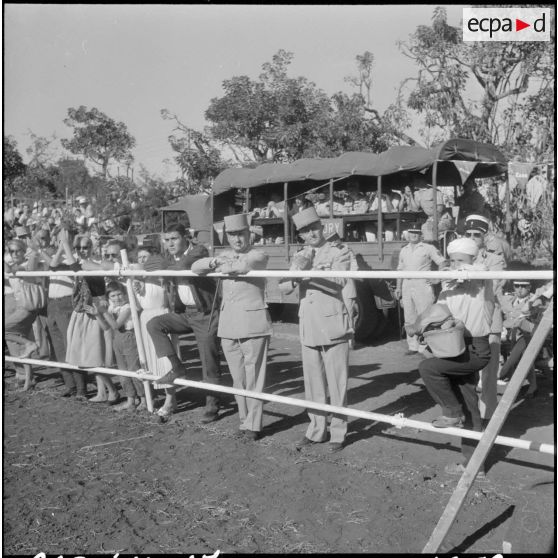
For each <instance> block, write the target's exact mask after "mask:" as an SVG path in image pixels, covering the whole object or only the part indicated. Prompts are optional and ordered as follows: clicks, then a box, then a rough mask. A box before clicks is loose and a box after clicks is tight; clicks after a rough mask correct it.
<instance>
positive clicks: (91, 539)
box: [3, 324, 555, 555]
mask: <svg viewBox="0 0 558 558" xmlns="http://www.w3.org/2000/svg"><path fill="white" fill-rule="evenodd" d="M275 331H276V335H275V337H274V338H273V341H272V349H271V351H270V361H269V368H268V386H267V391H268V392H269V393H276V394H280V395H284V396H290V397H299V398H301V397H303V393H304V390H303V382H302V370H301V366H300V348H299V344H298V341H297V339H296V326H295V325H294V324H277V325H276V328H275ZM192 341H193V340H192V339H187V343H186V346H185V347H184V349H185V355H184V356H185V358H186V359H187V360H188V361H189V363H190V377H191V378H192V379H199V378H200V370H199V363H198V361H197V360H196V352H195V348H194V345H193V342H192ZM404 350H405V346H404V342H403V341H399V340H398V339H394V338H393V336H391V337H389V336H388V337H386V338H385V339H384V340H383V341H382V342H381V343H378V344H377V345H376V346H371V345H368V346H363V347H359V348H357V349H355V350H354V351H352V352H351V377H350V382H349V404H350V405H351V406H353V407H356V408H359V409H365V410H371V411H377V412H379V413H383V414H389V415H394V414H396V413H403V414H404V416H406V417H411V418H414V419H417V420H425V421H429V420H432V419H433V418H434V417H436V416H437V415H438V414H439V409H438V408H437V407H435V405H434V404H433V402H432V400H431V398H430V397H429V395H428V394H427V393H426V391H425V389H424V387H423V385H422V382H421V381H420V379H419V374H418V371H417V366H418V363H419V362H420V358H419V357H414V356H411V357H406V356H403V352H404ZM9 367H10V365H9V364H8V368H9ZM4 375H5V382H4V399H3V400H4V406H3V409H4V417H3V418H4V455H3V480H4V485H3V486H4V491H3V511H4V514H3V551H4V553H6V554H32V555H34V554H35V553H37V552H39V551H44V552H46V553H49V554H71V553H73V554H76V553H79V554H82V555H83V554H85V555H87V554H92V553H110V554H114V553H116V552H119V553H148V554H151V555H152V554H157V553H181V554H186V553H206V554H210V553H213V552H214V551H215V550H220V551H221V552H226V553H255V552H257V553H309V552H328V553H329V552H337V553H341V552H367V553H387V552H409V553H410V552H412V553H419V552H420V551H421V550H422V548H423V547H424V545H425V544H426V542H427V540H428V538H429V536H430V534H431V533H432V530H433V529H434V527H435V525H436V523H437V522H438V520H439V518H440V515H441V513H442V511H443V510H444V508H445V505H446V503H447V501H448V499H449V497H450V495H451V494H452V492H453V490H454V488H455V486H456V484H457V482H458V480H459V477H454V476H450V475H447V474H446V473H444V466H445V465H447V464H448V463H452V462H457V461H459V459H460V451H459V446H458V441H457V440H455V439H452V438H450V437H448V436H444V434H443V433H440V434H438V433H428V432H419V431H416V430H411V429H397V428H395V427H393V426H391V425H389V424H384V423H370V422H369V421H366V420H363V419H351V420H350V423H349V435H348V438H347V446H346V448H345V449H344V450H343V451H342V452H339V453H336V454H329V453H328V452H327V444H323V445H319V446H313V447H311V448H310V449H304V450H302V451H298V450H296V449H295V446H294V443H295V442H296V441H297V440H298V439H299V438H300V437H302V436H303V434H304V432H305V428H306V424H307V415H306V413H305V412H304V411H303V410H302V409H301V408H298V407H290V406H285V405H279V404H272V403H268V404H266V406H265V416H264V425H265V430H264V436H263V437H262V439H260V440H259V441H257V442H250V441H245V440H241V439H238V438H236V437H235V433H236V431H237V428H238V417H237V414H236V407H235V405H234V401H233V400H232V399H229V400H228V401H227V403H226V406H225V408H224V411H223V413H222V417H221V419H220V420H219V421H217V422H214V423H212V424H209V425H202V424H201V423H200V421H199V419H200V417H201V414H202V412H203V407H202V404H203V400H202V397H201V394H200V392H199V391H198V392H196V391H195V390H192V389H186V388H184V389H182V390H181V391H180V393H179V412H178V413H177V414H175V415H174V416H173V417H172V419H171V420H170V422H168V423H167V424H161V423H159V422H158V420H157V419H156V418H155V417H154V416H152V415H148V414H139V413H137V414H123V413H117V412H115V411H113V410H111V409H110V408H109V407H107V406H104V405H102V404H94V403H86V402H79V401H76V400H73V399H72V400H66V399H62V398H60V396H59V394H60V391H61V389H62V388H61V386H60V385H59V379H58V377H57V375H56V374H55V373H53V372H52V371H49V370H46V369H43V370H39V371H38V373H37V377H38V380H39V381H38V384H37V386H36V388H35V390H34V391H33V392H30V393H20V392H17V391H15V389H14V385H13V376H12V374H11V372H10V371H9V370H8V371H5V374H4ZM227 380H228V383H229V385H230V384H231V383H232V382H231V381H230V376H228V374H227ZM93 387H94V386H93V384H90V389H91V394H92V393H93ZM554 389H555V388H554V381H553V373H552V372H551V371H546V372H545V373H543V374H541V375H539V395H538V397H537V398H535V399H531V400H527V399H524V398H520V399H519V400H518V401H517V402H516V404H515V406H514V409H513V410H512V413H511V415H510V417H509V418H508V421H507V423H506V425H505V426H504V429H503V431H502V433H503V434H505V435H509V436H513V437H521V438H524V439H530V440H537V441H540V442H549V443H554V439H555V434H554V414H555V411H554V410H555V400H554ZM157 393H159V392H157ZM158 403H159V404H161V401H158ZM489 461H490V463H489V470H488V473H487V477H486V479H484V480H476V481H475V483H474V486H473V489H472V490H471V492H470V493H469V495H468V497H467V499H466V502H465V505H464V507H463V509H462V511H461V512H460V514H459V516H458V519H457V521H456V522H455V524H454V525H453V527H452V529H451V531H450V533H449V536H448V537H447V540H446V542H445V544H444V546H443V547H442V548H441V549H440V551H441V552H450V551H451V552H471V553H483V554H489V553H493V554H495V553H498V552H501V550H502V540H503V539H504V538H505V536H506V532H507V530H508V528H509V526H510V524H511V523H512V521H513V515H512V514H513V511H514V509H515V508H514V506H515V505H516V503H517V499H518V494H519V492H518V491H519V490H520V489H521V488H523V487H526V486H528V485H529V484H531V483H533V482H535V481H537V480H540V479H544V478H548V477H549V476H550V477H553V475H554V456H551V455H543V454H540V453H534V452H528V451H525V450H519V449H513V450H512V449H509V448H500V449H498V450H495V451H493V452H492V455H491V456H490V457H489ZM551 486H552V485H551ZM552 490H553V487H552ZM544 511H545V512H546V515H547V517H548V518H553V517H554V513H555V512H554V506H553V496H552V497H550V498H549V499H548V505H547V509H545V510H544ZM552 523H554V521H552ZM540 534H541V533H540V531H539V533H538V534H537V533H536V532H534V533H533V534H532V536H533V537H537V536H540Z"/></svg>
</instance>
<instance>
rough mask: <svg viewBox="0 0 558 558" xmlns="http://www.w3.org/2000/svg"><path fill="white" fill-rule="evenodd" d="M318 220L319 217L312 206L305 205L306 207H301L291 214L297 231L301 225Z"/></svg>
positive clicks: (305, 225) (304, 225)
mask: <svg viewBox="0 0 558 558" xmlns="http://www.w3.org/2000/svg"><path fill="white" fill-rule="evenodd" d="M319 221H320V217H319V216H318V214H317V213H316V209H315V208H314V207H307V208H306V209H303V210H302V211H299V212H298V213H296V214H295V215H293V222H294V224H295V227H296V229H297V230H298V231H299V230H300V229H302V228H303V227H307V226H308V225H311V224H312V223H316V222H319Z"/></svg>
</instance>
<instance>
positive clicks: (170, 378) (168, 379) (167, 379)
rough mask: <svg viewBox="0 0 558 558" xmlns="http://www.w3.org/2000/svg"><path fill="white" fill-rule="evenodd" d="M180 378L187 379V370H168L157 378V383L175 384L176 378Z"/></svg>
mask: <svg viewBox="0 0 558 558" xmlns="http://www.w3.org/2000/svg"><path fill="white" fill-rule="evenodd" d="M179 378H182V379H185V378H186V374H185V372H183V371H180V372H175V371H174V370H171V371H170V372H167V373H166V374H165V375H164V376H162V377H161V378H157V383H158V384H173V383H174V380H177V379H179Z"/></svg>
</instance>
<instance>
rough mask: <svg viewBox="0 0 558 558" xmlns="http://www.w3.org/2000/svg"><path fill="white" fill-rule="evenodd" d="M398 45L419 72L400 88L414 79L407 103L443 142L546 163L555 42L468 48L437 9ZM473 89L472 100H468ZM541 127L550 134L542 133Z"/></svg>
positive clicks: (550, 140)
mask: <svg viewBox="0 0 558 558" xmlns="http://www.w3.org/2000/svg"><path fill="white" fill-rule="evenodd" d="M551 28H552V29H553V26H551ZM399 47H400V49H401V51H402V52H403V54H404V55H405V56H407V57H409V58H411V59H412V60H413V61H414V62H415V63H416V65H417V66H418V75H417V76H416V77H414V78H408V79H407V80H405V81H404V82H403V84H402V87H403V86H405V85H406V84H407V83H408V82H414V87H413V89H412V90H411V92H410V94H409V97H408V106H409V108H411V109H414V110H416V111H417V112H419V113H420V114H422V116H423V117H424V122H425V125H426V127H427V129H437V130H439V133H438V137H437V139H441V138H445V139H448V138H449V137H450V136H458V137H466V138H471V139H475V140H477V141H486V142H490V143H492V144H494V145H498V146H499V147H501V148H502V149H504V151H506V152H507V153H508V155H517V156H519V157H520V158H522V159H523V160H527V159H530V160H540V157H541V156H542V155H543V154H544V153H546V152H547V151H548V149H549V146H550V145H553V143H554V137H553V132H552V130H553V126H552V123H553V120H554V107H553V105H552V102H551V101H552V95H553V89H554V74H553V67H554V38H553V40H552V41H551V42H469V43H465V42H463V40H462V38H461V30H460V29H458V28H457V27H453V26H451V25H449V24H448V23H447V15H446V10H445V9H444V8H440V7H438V8H436V9H435V10H434V14H433V18H432V25H431V26H425V25H420V26H418V27H417V30H416V31H415V33H414V34H413V35H411V37H410V38H409V41H408V42H406V43H400V44H399ZM475 89H476V91H479V95H478V98H479V100H478V101H476V102H473V101H470V100H468V98H467V95H468V94H469V93H470V91H472V90H475ZM475 95H476V93H475ZM539 99H543V102H542V103H540V104H539V102H538V101H539ZM549 109H550V110H549ZM525 124H527V125H526V126H525ZM540 126H543V127H544V128H545V129H546V130H547V131H546V132H545V133H544V134H542V135H541V134H537V133H536V132H537V130H538V129H539V127H540Z"/></svg>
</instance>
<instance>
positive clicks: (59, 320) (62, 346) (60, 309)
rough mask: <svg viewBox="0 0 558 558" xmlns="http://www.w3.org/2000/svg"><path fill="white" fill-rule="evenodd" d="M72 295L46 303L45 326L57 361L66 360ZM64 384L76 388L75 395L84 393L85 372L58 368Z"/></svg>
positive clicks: (50, 299)
mask: <svg viewBox="0 0 558 558" xmlns="http://www.w3.org/2000/svg"><path fill="white" fill-rule="evenodd" d="M72 311H73V307H72V296H71V295H69V296H63V297H61V298H49V299H48V305H47V327H48V335H49V338H50V342H51V344H52V348H53V350H54V357H55V359H56V360H57V361H58V362H64V361H65V360H66V349H67V343H66V337H67V334H68V325H69V324H70V318H71V316H72ZM60 373H61V374H62V379H63V380H64V385H65V386H66V389H68V390H72V391H73V390H76V393H77V395H85V393H86V391H87V389H86V386H87V372H78V371H75V370H64V369H63V368H61V369H60Z"/></svg>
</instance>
